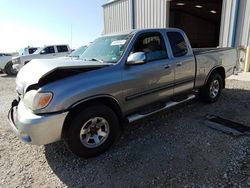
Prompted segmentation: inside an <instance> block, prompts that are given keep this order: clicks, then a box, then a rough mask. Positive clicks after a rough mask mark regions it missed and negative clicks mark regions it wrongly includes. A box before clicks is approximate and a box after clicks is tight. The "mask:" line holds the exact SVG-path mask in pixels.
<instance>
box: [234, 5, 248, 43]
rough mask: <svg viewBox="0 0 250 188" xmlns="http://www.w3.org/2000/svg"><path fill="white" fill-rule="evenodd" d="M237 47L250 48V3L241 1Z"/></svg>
mask: <svg viewBox="0 0 250 188" xmlns="http://www.w3.org/2000/svg"><path fill="white" fill-rule="evenodd" d="M236 45H238V46H250V1H249V0H239V13H238V19H237V31H236Z"/></svg>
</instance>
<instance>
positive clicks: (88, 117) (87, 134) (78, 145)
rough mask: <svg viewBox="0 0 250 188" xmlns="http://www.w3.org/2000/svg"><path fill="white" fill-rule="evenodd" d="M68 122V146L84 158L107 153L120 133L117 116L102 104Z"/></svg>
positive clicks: (80, 113) (89, 108)
mask: <svg viewBox="0 0 250 188" xmlns="http://www.w3.org/2000/svg"><path fill="white" fill-rule="evenodd" d="M68 122H69V123H70V126H69V129H68V131H67V133H66V138H65V141H66V144H67V145H68V147H69V149H70V150H71V151H72V152H73V153H74V154H76V155H77V156H79V157H84V158H89V157H94V156H97V155H99V154H101V153H103V152H105V151H106V150H107V149H108V148H109V147H110V146H111V145H112V144H113V143H114V142H115V140H116V138H117V137H118V135H119V132H120V129H119V122H118V118H117V116H116V114H115V113H114V112H113V110H112V109H110V108H109V107H107V106H105V105H102V104H100V105H95V106H90V107H87V108H86V109H84V110H81V111H78V113H77V114H75V115H73V116H72V117H71V118H70V120H69V121H68Z"/></svg>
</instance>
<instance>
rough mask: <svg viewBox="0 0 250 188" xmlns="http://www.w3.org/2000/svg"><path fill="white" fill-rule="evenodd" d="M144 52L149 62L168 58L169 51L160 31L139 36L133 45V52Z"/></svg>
mask: <svg viewBox="0 0 250 188" xmlns="http://www.w3.org/2000/svg"><path fill="white" fill-rule="evenodd" d="M135 52H144V53H145V55H146V58H147V62H150V61H156V60H161V59H167V58H168V55H167V51H166V47H165V44H164V40H163V37H162V36H161V34H160V33H148V34H143V35H141V36H139V38H138V39H137V41H136V43H135V44H134V47H133V53H135Z"/></svg>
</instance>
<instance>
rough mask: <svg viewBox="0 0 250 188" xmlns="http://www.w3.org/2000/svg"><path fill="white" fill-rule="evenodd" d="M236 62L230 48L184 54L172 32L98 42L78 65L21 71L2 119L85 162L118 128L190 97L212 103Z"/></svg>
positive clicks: (38, 65) (26, 137)
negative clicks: (14, 95)
mask: <svg viewBox="0 0 250 188" xmlns="http://www.w3.org/2000/svg"><path fill="white" fill-rule="evenodd" d="M237 59H238V57H237V50H236V49H234V48H213V49H212V48H211V49H195V50H194V49H192V48H191V45H190V43H189V40H188V38H187V36H186V34H185V33H184V32H183V31H182V30H179V29H170V28H169V29H143V30H133V31H130V32H127V33H120V34H115V35H108V36H103V37H100V38H98V39H97V40H95V41H94V42H93V43H92V44H91V45H90V46H89V47H88V48H87V49H86V51H85V52H84V53H83V54H82V55H81V57H80V58H79V59H78V60H75V59H68V61H65V60H63V59H52V60H45V59H41V60H39V59H38V60H34V61H33V62H31V63H29V64H28V65H26V66H24V67H23V69H21V70H20V72H19V73H18V75H17V79H16V85H17V87H16V90H17V94H18V98H17V99H16V100H14V101H13V102H12V107H11V109H10V111H9V114H8V119H9V122H10V125H11V127H12V128H13V130H14V131H15V133H16V134H17V135H18V136H19V137H20V138H21V140H22V141H24V142H26V143H29V144H35V145H44V144H49V143H52V142H55V141H58V140H60V139H64V140H65V142H66V143H67V145H68V146H69V148H70V149H71V151H72V152H73V153H75V154H76V155H78V156H80V157H93V156H96V155H98V154H101V153H103V152H104V151H106V150H107V149H108V148H109V147H110V146H111V145H112V144H113V143H114V141H115V140H116V138H117V137H118V136H119V133H120V130H122V128H123V125H124V123H126V122H134V121H137V120H139V119H142V118H145V117H147V116H149V115H151V114H154V113H156V112H159V111H161V110H164V109H168V108H170V107H173V106H175V105H178V104H181V103H183V102H186V101H189V100H192V99H194V98H195V96H196V94H199V96H200V98H201V99H202V100H203V101H204V102H207V103H214V102H216V101H217V100H218V99H219V97H220V94H221V91H222V89H223V88H224V87H225V79H226V77H228V76H230V75H232V74H233V73H234V70H235V68H236V65H237ZM154 129H155V128H152V131H153V130H154ZM140 136H143V135H140Z"/></svg>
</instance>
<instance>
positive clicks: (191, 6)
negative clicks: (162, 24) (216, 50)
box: [169, 0, 223, 48]
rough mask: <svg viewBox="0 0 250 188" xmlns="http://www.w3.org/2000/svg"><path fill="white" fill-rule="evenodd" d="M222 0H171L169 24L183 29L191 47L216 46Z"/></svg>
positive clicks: (218, 36) (218, 35)
mask: <svg viewBox="0 0 250 188" xmlns="http://www.w3.org/2000/svg"><path fill="white" fill-rule="evenodd" d="M222 1H223V0H206V1H204V0H185V1H180V0H172V1H171V2H170V19H169V26H170V27H176V28H180V29H182V30H184V31H185V32H186V34H187V36H188V38H189V40H190V42H191V44H192V47H193V48H207V47H217V46H218V45H219V38H220V23H221V10H222Z"/></svg>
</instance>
